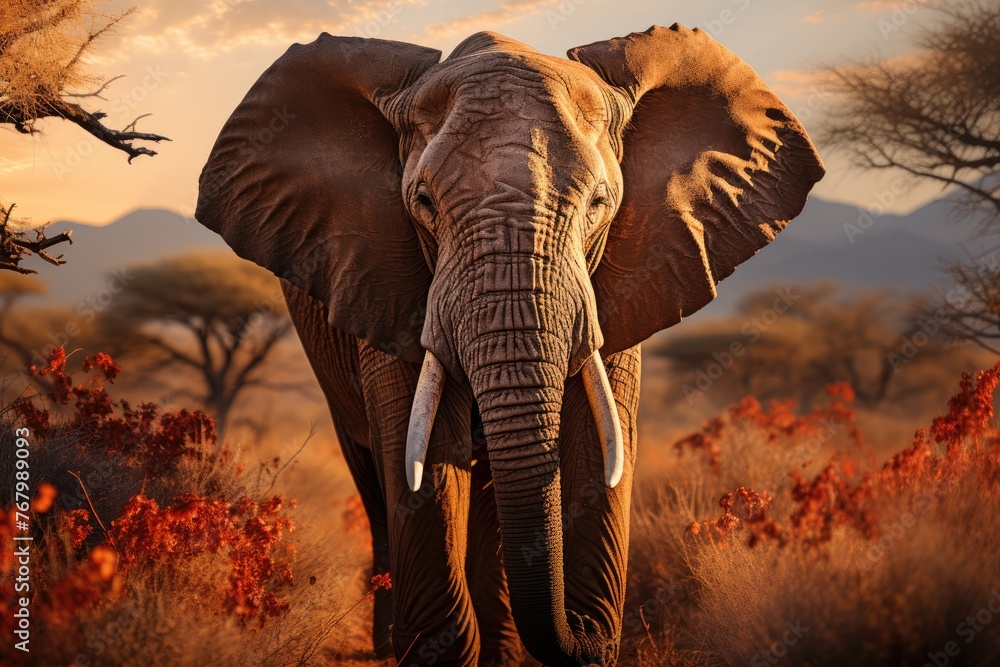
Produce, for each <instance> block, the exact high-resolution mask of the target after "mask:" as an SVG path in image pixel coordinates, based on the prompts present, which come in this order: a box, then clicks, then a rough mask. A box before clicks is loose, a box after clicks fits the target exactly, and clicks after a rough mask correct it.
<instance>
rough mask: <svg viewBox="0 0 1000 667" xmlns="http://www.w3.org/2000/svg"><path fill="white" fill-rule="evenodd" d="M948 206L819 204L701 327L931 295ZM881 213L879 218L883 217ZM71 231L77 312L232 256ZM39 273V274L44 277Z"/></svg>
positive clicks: (763, 255)
mask: <svg viewBox="0 0 1000 667" xmlns="http://www.w3.org/2000/svg"><path fill="white" fill-rule="evenodd" d="M948 206H949V203H948V202H947V200H940V201H935V202H932V203H930V204H928V205H927V206H924V207H922V208H920V209H918V210H916V211H913V212H912V213H910V214H909V215H904V216H897V215H883V216H875V215H872V214H871V213H867V214H866V213H865V212H864V211H862V210H860V209H858V208H856V207H853V206H849V205H845V204H839V203H836V202H830V201H825V200H822V199H816V198H812V199H810V200H809V203H808V204H807V205H806V208H805V210H804V211H803V213H802V215H801V216H799V217H798V218H797V219H796V220H794V221H793V222H792V223H791V225H789V227H788V229H787V230H786V231H784V232H782V234H781V236H780V237H779V238H778V239H777V240H776V241H775V242H774V243H772V244H771V245H770V246H768V247H767V248H765V249H764V250H762V251H761V252H760V253H759V254H758V255H757V256H756V257H754V258H752V259H751V260H750V261H748V262H746V264H744V265H743V266H741V267H740V268H739V269H737V271H736V273H734V274H733V275H732V276H731V277H730V278H728V279H726V280H725V281H723V282H722V284H720V285H719V297H718V298H717V299H716V301H715V302H713V303H712V304H710V305H709V306H707V307H706V308H705V309H704V310H703V311H702V312H701V313H699V314H698V317H712V316H719V315H726V314H730V313H731V312H732V310H733V308H734V306H735V305H736V304H737V303H738V301H739V300H740V298H742V297H743V296H744V295H746V294H747V293H748V292H751V291H755V290H759V289H762V288H767V287H768V286H771V285H803V284H809V283H815V282H818V281H832V282H838V283H842V284H844V285H846V286H849V287H857V288H876V289H877V288H885V287H898V288H899V289H900V290H903V291H924V290H927V289H928V288H931V287H932V286H933V285H935V284H938V283H940V281H941V279H942V274H941V271H940V266H941V263H942V261H951V260H955V259H956V258H959V257H961V256H963V255H966V254H967V253H968V252H969V251H972V250H974V249H975V248H976V247H977V245H976V244H975V243H972V244H970V243H968V242H967V240H968V239H969V238H970V237H971V236H972V234H973V231H974V226H973V223H971V222H965V223H961V224H952V223H949V222H947V220H948ZM876 210H877V209H876ZM64 230H72V231H73V241H74V243H73V245H72V246H71V247H66V248H65V249H64V250H63V251H64V252H65V254H66V257H67V259H68V260H69V261H68V263H67V264H65V265H64V266H61V267H59V268H55V267H49V266H47V265H41V266H42V267H44V268H42V269H41V272H40V273H41V276H42V277H43V278H44V279H45V280H47V281H48V283H49V288H50V294H49V297H48V298H49V299H50V300H55V301H62V302H66V303H70V304H77V303H79V302H80V301H81V300H82V299H87V298H89V297H92V296H93V295H95V294H97V293H99V292H100V291H101V290H102V289H105V288H107V286H108V281H109V278H108V275H109V273H111V272H113V271H115V270H121V269H123V268H125V267H127V266H129V265H131V264H135V263H137V262H146V261H150V260H155V259H157V258H159V257H162V256H164V255H169V254H175V253H180V252H184V251H188V250H194V249H206V248H208V249H220V250H222V249H225V248H226V245H225V243H223V241H222V239H221V238H220V237H219V236H218V235H216V234H215V233H213V232H211V231H209V230H208V229H205V228H204V227H202V226H201V225H200V224H198V223H197V222H195V221H194V220H192V219H190V218H186V217H184V216H181V215H179V214H177V213H172V212H170V211H165V210H156V209H152V210H137V211H133V212H132V213H129V214H128V215H126V216H124V217H123V218H121V219H119V220H117V221H115V222H113V223H112V224H110V225H107V226H104V227H94V226H92V225H85V224H80V223H74V222H59V223H55V224H53V225H52V226H51V227H50V230H49V231H50V233H51V234H55V233H58V232H61V231H64ZM39 265H40V264H39V263H38V262H35V263H33V264H32V266H34V267H36V268H37V267H38V266H39Z"/></svg>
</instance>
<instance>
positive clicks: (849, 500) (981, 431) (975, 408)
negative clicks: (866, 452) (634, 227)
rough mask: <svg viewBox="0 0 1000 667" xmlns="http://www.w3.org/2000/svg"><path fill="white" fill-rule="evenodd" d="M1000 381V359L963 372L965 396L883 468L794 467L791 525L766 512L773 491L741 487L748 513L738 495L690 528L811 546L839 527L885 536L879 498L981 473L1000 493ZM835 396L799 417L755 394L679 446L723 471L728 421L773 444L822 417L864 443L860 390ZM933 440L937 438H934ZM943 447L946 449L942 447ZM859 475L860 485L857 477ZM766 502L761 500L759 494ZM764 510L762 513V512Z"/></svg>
mask: <svg viewBox="0 0 1000 667" xmlns="http://www.w3.org/2000/svg"><path fill="white" fill-rule="evenodd" d="M998 384H1000V362H998V363H997V364H996V365H995V366H994V367H993V368H992V369H989V370H985V371H980V372H979V373H978V374H977V376H976V378H975V381H973V378H972V375H971V374H969V373H964V374H963V375H962V380H961V382H960V384H959V393H958V394H956V395H955V396H953V397H952V398H951V399H950V400H949V401H948V407H949V410H948V413H947V414H945V415H943V416H941V417H937V418H935V419H934V420H933V423H932V425H931V429H930V436H931V437H928V433H927V431H925V430H924V429H920V430H918V431H917V432H916V434H915V435H914V439H913V444H912V445H910V447H908V448H907V449H905V450H903V451H901V452H899V453H898V454H896V455H894V456H893V457H891V458H890V459H889V460H888V461H886V462H885V464H884V465H883V466H882V467H881V468H879V469H876V470H871V471H868V472H865V473H864V474H861V475H860V477H858V472H857V465H856V463H855V461H854V460H853V459H852V458H850V457H848V456H846V455H843V454H837V455H835V456H834V457H833V458H832V459H831V460H830V462H829V463H828V464H827V465H826V466H825V467H824V468H823V470H821V471H820V472H819V473H818V474H817V475H816V476H815V477H814V478H812V479H805V478H804V477H803V476H802V474H801V473H800V472H799V471H798V470H793V471H791V473H790V474H791V476H792V478H793V480H794V484H793V486H792V488H791V492H790V493H791V500H792V502H793V507H794V509H793V511H792V513H791V515H790V517H789V525H788V526H786V527H782V526H779V525H778V524H777V523H775V522H774V521H772V520H770V519H768V518H767V517H766V516H765V513H764V512H763V507H764V505H766V504H767V501H768V500H769V498H768V497H767V493H766V492H764V493H761V494H759V495H758V494H754V492H752V491H748V490H746V488H745V487H740V489H737V491H736V497H739V498H741V499H743V501H744V503H745V505H746V507H747V513H746V514H747V515H746V516H743V517H740V516H737V515H735V514H734V513H733V512H732V507H733V502H734V494H733V493H727V494H726V495H724V496H723V497H722V500H721V501H720V502H721V505H722V507H723V510H724V512H723V514H722V516H721V517H719V518H718V519H712V520H710V521H702V522H697V523H693V524H691V526H689V528H688V532H689V533H690V534H692V535H705V534H707V535H708V536H709V539H712V540H713V541H714V537H715V536H716V535H721V536H727V535H729V534H730V533H732V531H734V530H735V529H736V528H739V527H745V528H747V529H748V532H749V538H748V543H749V545H750V546H755V545H757V544H759V543H761V542H762V541H764V540H775V541H777V542H778V543H779V544H781V545H782V546H784V545H785V544H787V543H788V542H789V541H791V540H793V539H794V540H795V541H797V542H798V543H800V544H803V545H806V546H816V545H819V544H822V543H825V542H828V541H829V540H830V539H831V538H832V535H833V530H834V528H835V527H836V526H850V527H853V528H854V529H856V530H857V531H858V532H859V533H860V534H861V535H862V536H863V537H865V538H867V539H876V538H877V537H878V534H879V533H878V521H877V511H876V507H877V506H878V504H879V502H880V501H886V500H895V501H897V502H898V501H899V499H900V498H901V497H902V496H903V495H905V494H911V495H912V494H914V493H917V492H926V491H927V489H938V488H939V487H941V486H942V485H948V484H953V483H955V482H957V481H960V480H962V479H964V478H966V476H967V475H969V474H970V472H972V473H974V474H976V475H977V476H978V482H979V484H980V488H982V489H984V490H985V491H987V492H989V493H1000V437H998V434H997V429H996V424H995V423H994V416H995V415H994V410H993V395H994V392H995V391H996V388H997V386H998ZM827 391H828V393H829V395H830V396H831V397H832V399H831V401H830V402H829V403H828V404H827V405H825V406H820V407H818V408H814V409H813V410H812V411H810V412H809V413H808V414H807V415H805V416H802V417H796V416H795V415H794V413H793V409H794V402H793V401H774V402H772V403H771V405H770V408H769V410H767V411H763V410H761V407H760V404H759V403H758V402H757V401H756V399H754V398H752V397H748V398H744V399H743V400H742V401H740V402H739V403H738V404H736V405H734V406H732V407H730V408H729V409H728V410H727V411H726V413H725V414H724V415H722V416H720V417H717V418H716V419H713V420H711V421H710V422H708V423H706V425H705V426H704V427H703V428H702V431H701V432H700V433H697V434H694V435H693V436H688V437H687V438H685V439H683V440H681V441H680V442H678V443H677V446H678V447H682V446H685V445H687V446H697V447H699V448H701V449H704V450H706V451H708V452H709V464H710V465H711V466H712V467H713V469H718V466H719V465H720V462H721V456H722V450H721V448H720V447H719V443H718V440H719V439H720V438H721V437H722V436H723V435H724V434H725V432H726V429H727V428H728V426H729V425H731V424H734V423H742V424H744V425H747V426H751V427H753V428H757V429H760V430H761V431H763V432H764V434H765V435H766V436H767V439H768V440H769V441H770V442H774V441H777V440H779V439H780V438H782V437H787V436H803V435H811V434H813V433H815V429H816V427H817V423H818V420H822V419H837V420H840V421H841V422H844V423H848V424H851V425H852V433H851V437H852V439H853V440H854V441H855V443H857V444H859V445H860V444H861V443H862V442H863V440H862V436H861V434H860V432H858V431H857V427H856V426H854V412H853V410H852V409H851V408H850V403H851V402H852V401H853V399H854V393H853V391H851V389H850V387H848V386H847V385H845V384H842V383H841V384H837V385H831V386H830V387H828V388H827ZM932 439H933V442H932ZM935 443H936V444H938V445H944V450H943V451H940V448H935V446H934V445H935ZM855 477H858V480H857V481H856V482H852V481H851V479H852V478H855ZM758 497H759V498H762V499H764V502H763V503H762V504H759V505H758V504H756V498H758ZM757 510H760V511H757Z"/></svg>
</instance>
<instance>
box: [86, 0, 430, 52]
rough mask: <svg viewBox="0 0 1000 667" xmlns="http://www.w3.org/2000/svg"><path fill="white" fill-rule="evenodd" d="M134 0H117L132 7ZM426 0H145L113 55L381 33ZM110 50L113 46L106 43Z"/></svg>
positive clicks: (225, 49) (220, 48)
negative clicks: (322, 34)
mask: <svg viewBox="0 0 1000 667" xmlns="http://www.w3.org/2000/svg"><path fill="white" fill-rule="evenodd" d="M131 2H133V0H114V2H113V3H112V5H121V6H122V8H126V7H127V6H128V5H129V4H130V3H131ZM424 4H425V0H362V1H361V2H346V1H343V0H332V1H321V0H282V1H281V2H253V1H251V0H211V1H209V2H204V1H203V0H145V2H143V3H142V4H141V5H139V7H138V10H137V11H136V13H135V14H134V15H133V16H132V17H130V18H129V20H128V24H127V26H126V29H127V36H124V37H122V38H120V39H119V40H118V43H117V45H116V47H117V48H114V49H112V52H111V55H110V59H116V58H121V57H127V56H128V55H129V54H131V53H132V52H134V51H136V50H145V51H151V52H155V53H178V52H182V53H186V54H188V55H192V56H195V57H199V58H212V57H215V56H218V55H221V54H225V53H229V52H232V51H235V50H237V49H240V48H244V47H251V46H283V45H286V44H289V43H291V42H295V41H312V40H313V39H315V37H316V36H317V35H318V34H319V33H321V32H324V31H325V32H332V33H341V34H357V35H361V36H367V37H376V36H377V33H378V32H379V31H380V29H381V27H383V26H385V25H387V24H388V23H391V22H392V21H393V20H394V18H395V15H396V14H398V13H399V12H401V11H402V10H403V9H405V8H406V7H408V6H412V5H424ZM103 50H104V51H105V53H108V52H109V49H108V48H107V47H106V48H105V49H103Z"/></svg>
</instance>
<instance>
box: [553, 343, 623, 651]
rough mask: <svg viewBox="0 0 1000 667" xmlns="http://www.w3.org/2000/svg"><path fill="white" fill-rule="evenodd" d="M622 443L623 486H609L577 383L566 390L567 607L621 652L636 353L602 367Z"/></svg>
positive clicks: (562, 454) (562, 453) (562, 444)
mask: <svg viewBox="0 0 1000 667" xmlns="http://www.w3.org/2000/svg"><path fill="white" fill-rule="evenodd" d="M604 361H605V365H606V367H607V372H608V380H609V382H610V384H611V390H612V392H613V393H614V396H615V403H617V407H618V416H619V418H620V419H621V427H622V436H623V439H624V444H625V465H624V470H623V472H622V477H621V481H619V483H618V485H617V486H615V488H613V489H609V488H608V487H607V485H606V484H605V483H604V461H603V459H602V456H601V442H600V438H599V437H598V434H597V428H596V426H595V424H594V418H593V413H592V411H591V409H590V405H589V403H588V399H587V395H586V391H585V390H584V387H583V383H582V381H580V378H579V377H574V378H570V380H569V381H568V382H567V383H566V392H565V397H564V399H563V410H562V432H561V433H560V438H559V459H560V468H561V470H562V479H563V496H562V508H563V544H565V550H564V552H563V554H564V559H565V560H564V564H563V567H564V571H565V573H566V607H567V608H568V609H569V610H571V611H572V612H574V614H573V615H571V619H570V622H571V623H572V622H575V623H577V624H578V629H579V630H582V631H584V632H588V633H592V632H596V633H597V634H598V635H599V636H601V637H604V638H607V639H608V640H609V641H610V642H611V644H612V645H614V646H615V647H616V648H617V646H618V644H619V642H620V640H621V626H622V612H623V607H624V605H625V580H626V564H627V560H628V537H629V513H630V504H631V495H632V475H633V472H634V469H635V456H636V439H637V438H636V436H637V431H636V416H637V413H638V408H639V379H640V375H641V357H640V351H639V346H638V345H636V346H635V347H632V348H629V349H627V350H623V351H622V352H618V353H617V354H612V355H609V356H608V357H607V359H605V360H604Z"/></svg>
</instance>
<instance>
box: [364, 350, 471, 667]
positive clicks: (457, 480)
mask: <svg viewBox="0 0 1000 667" xmlns="http://www.w3.org/2000/svg"><path fill="white" fill-rule="evenodd" d="M360 358H361V376H362V378H363V380H362V381H363V384H364V393H365V405H366V410H367V412H368V421H369V424H370V428H371V436H372V437H371V444H372V453H373V454H374V455H375V459H376V461H379V462H380V464H381V470H380V474H381V477H382V480H383V486H384V489H385V498H386V509H387V515H388V528H389V557H390V558H389V560H390V572H391V574H392V592H393V599H394V601H395V605H394V618H393V631H392V641H393V648H394V650H395V653H396V658H397V660H398V661H399V664H400V665H405V666H409V665H462V666H472V665H475V664H476V662H477V660H478V656H479V630H478V627H477V624H476V617H475V613H474V610H473V607H472V601H471V599H470V596H469V589H468V585H467V584H466V578H465V561H466V551H467V543H468V539H467V538H468V535H467V531H468V520H469V493H470V467H471V405H470V398H469V392H468V391H466V390H465V389H463V388H462V387H461V386H459V385H458V384H456V383H455V382H453V381H452V380H450V379H449V380H448V381H447V384H446V385H445V389H444V393H443V395H442V397H441V403H440V406H439V408H438V412H437V418H436V419H435V421H434V429H433V431H432V433H431V441H430V447H429V449H428V452H427V459H426V466H425V469H424V476H423V481H422V484H421V486H420V490H419V491H418V492H416V493H413V492H411V491H410V489H409V487H408V486H407V482H406V473H405V469H404V456H405V450H406V433H407V426H408V424H409V417H410V408H411V405H412V400H413V394H414V391H415V389H416V385H417V378H418V376H419V371H420V368H419V366H418V365H416V364H410V363H406V362H403V361H400V360H399V359H397V358H395V357H393V356H391V355H389V354H386V353H384V352H381V351H379V350H376V349H374V348H371V347H368V346H367V345H364V344H362V345H361V346H360Z"/></svg>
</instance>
